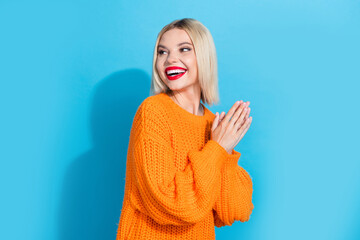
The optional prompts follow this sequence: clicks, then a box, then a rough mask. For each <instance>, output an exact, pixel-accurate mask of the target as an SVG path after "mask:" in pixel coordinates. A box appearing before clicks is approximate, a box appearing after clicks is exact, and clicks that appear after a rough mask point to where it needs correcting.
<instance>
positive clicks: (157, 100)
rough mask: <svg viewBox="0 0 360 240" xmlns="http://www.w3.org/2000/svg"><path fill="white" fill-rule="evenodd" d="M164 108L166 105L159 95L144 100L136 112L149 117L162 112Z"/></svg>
mask: <svg viewBox="0 0 360 240" xmlns="http://www.w3.org/2000/svg"><path fill="white" fill-rule="evenodd" d="M165 107H166V104H165V103H164V97H163V95H162V94H161V93H159V94H156V95H152V96H148V97H147V98H145V99H144V100H143V101H142V102H141V104H140V105H139V107H138V111H140V112H141V113H143V114H146V115H149V114H151V113H160V112H164V108H165Z"/></svg>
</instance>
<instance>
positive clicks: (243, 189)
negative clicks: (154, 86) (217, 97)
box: [116, 93, 254, 240]
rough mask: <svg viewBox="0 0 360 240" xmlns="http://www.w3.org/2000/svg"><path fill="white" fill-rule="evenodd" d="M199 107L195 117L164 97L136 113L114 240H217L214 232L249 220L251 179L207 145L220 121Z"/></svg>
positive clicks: (234, 160) (225, 155)
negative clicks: (236, 221) (199, 113)
mask: <svg viewBox="0 0 360 240" xmlns="http://www.w3.org/2000/svg"><path fill="white" fill-rule="evenodd" d="M202 106H203V109H204V115H203V116H199V115H195V114H192V113H190V112H188V111H187V110H185V109H183V108H182V107H180V106H179V105H178V104H177V103H175V102H174V101H173V100H172V99H171V98H170V97H169V96H168V95H167V94H165V93H159V94H157V95H153V96H150V97H147V98H146V99H145V100H144V101H143V102H142V103H141V105H140V106H139V107H138V109H137V111H136V114H135V117H134V119H133V124H132V128H131V131H130V139H129V145H128V152H127V162H126V178H125V193H124V200H123V205H122V211H121V216H120V220H119V225H118V229H117V237H116V240H123V239H146V240H149V239H150V240H161V239H169V240H170V239H171V240H172V239H182V240H186V239H189V240H190V239H215V226H217V227H222V226H225V225H230V226H231V225H232V224H233V222H234V221H235V220H240V221H241V222H245V221H248V220H249V219H250V214H251V212H252V210H253V208H254V206H253V204H252V192H253V190H252V180H251V177H250V175H249V174H248V173H247V172H246V171H245V170H244V169H243V168H242V167H240V166H239V165H238V164H237V162H238V160H239V158H240V155H241V154H240V153H239V152H237V151H235V150H232V154H229V153H228V152H227V151H226V150H225V149H224V148H223V147H222V146H221V145H219V144H218V143H217V142H216V141H214V140H210V136H211V135H210V134H211V126H212V122H213V120H214V118H215V115H214V114H213V113H212V112H211V111H210V110H209V109H207V108H206V107H205V106H204V105H203V104H202Z"/></svg>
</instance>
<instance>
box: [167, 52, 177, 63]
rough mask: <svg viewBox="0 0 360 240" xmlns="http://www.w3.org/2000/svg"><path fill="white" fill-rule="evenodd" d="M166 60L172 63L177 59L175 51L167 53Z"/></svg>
mask: <svg viewBox="0 0 360 240" xmlns="http://www.w3.org/2000/svg"><path fill="white" fill-rule="evenodd" d="M166 61H167V62H168V63H174V62H177V61H178V56H177V54H176V53H175V52H172V53H169V55H168V56H167V58H166Z"/></svg>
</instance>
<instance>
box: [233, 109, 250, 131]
mask: <svg viewBox="0 0 360 240" xmlns="http://www.w3.org/2000/svg"><path fill="white" fill-rule="evenodd" d="M249 115H250V108H249V107H248V108H246V109H244V113H243V114H242V115H241V116H240V117H239V118H238V120H237V121H236V122H235V125H236V129H237V130H238V129H239V128H240V127H241V126H242V125H243V124H244V123H245V121H246V119H248V118H249Z"/></svg>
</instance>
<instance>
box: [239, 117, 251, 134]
mask: <svg viewBox="0 0 360 240" xmlns="http://www.w3.org/2000/svg"><path fill="white" fill-rule="evenodd" d="M251 121H252V117H249V118H248V119H246V121H245V123H244V124H243V125H242V126H241V128H239V130H238V131H237V133H238V135H240V136H239V137H240V138H242V137H243V136H244V134H245V132H246V131H245V129H246V128H247V127H248V126H250V123H251Z"/></svg>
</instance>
